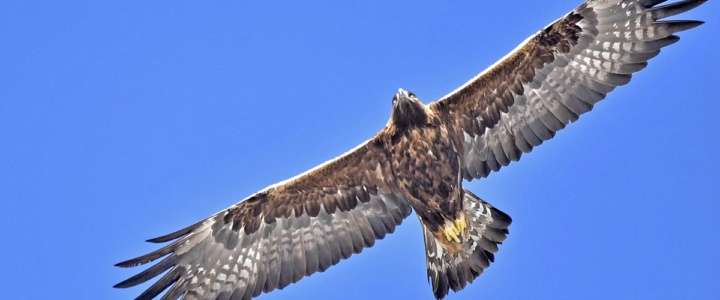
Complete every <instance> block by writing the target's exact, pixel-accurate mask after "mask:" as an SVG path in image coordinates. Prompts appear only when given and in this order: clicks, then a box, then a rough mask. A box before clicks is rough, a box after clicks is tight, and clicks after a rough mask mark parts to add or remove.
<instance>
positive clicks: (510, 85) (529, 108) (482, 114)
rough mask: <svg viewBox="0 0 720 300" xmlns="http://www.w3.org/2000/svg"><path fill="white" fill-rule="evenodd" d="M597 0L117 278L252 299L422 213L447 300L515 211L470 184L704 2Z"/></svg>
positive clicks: (535, 141)
mask: <svg viewBox="0 0 720 300" xmlns="http://www.w3.org/2000/svg"><path fill="white" fill-rule="evenodd" d="M661 2H664V1H662V0H605V1H588V2H586V3H584V4H582V5H580V6H579V7H578V8H577V9H575V10H573V11H572V12H570V13H569V14H567V15H565V16H564V17H563V18H561V19H559V20H557V21H556V22H554V23H553V24H551V25H549V26H548V27H546V28H544V29H543V30H541V31H539V32H538V33H537V34H535V35H533V36H531V37H530V38H528V39H527V40H526V41H525V42H524V43H522V44H521V45H520V46H519V47H518V48H516V49H515V50H514V51H513V52H511V53H510V54H508V55H507V56H506V57H504V58H503V59H501V60H500V61H499V62H498V63H496V64H495V65H493V66H491V67H490V68H488V69H487V70H485V71H483V72H482V73H480V74H479V75H477V76H476V77H475V78H473V79H472V80H470V81H469V82H467V83H466V84H465V85H463V86H461V87H460V88H458V89H456V90H455V91H453V92H452V93H450V94H448V95H447V96H445V97H443V98H442V99H440V100H438V101H436V102H433V103H430V104H428V105H423V104H422V103H421V102H420V100H419V99H418V98H417V97H416V96H415V95H414V94H412V93H411V92H407V91H404V90H402V89H400V90H399V91H398V93H397V94H396V95H395V97H394V98H393V107H392V115H391V117H390V120H389V121H388V124H387V125H386V127H385V128H384V129H383V130H381V131H380V132H379V133H378V134H377V135H376V136H375V137H373V138H371V139H370V140H368V141H366V142H365V143H363V144H361V145H360V146H358V147H356V148H355V149H353V150H351V151H349V152H347V153H345V154H343V155H341V156H339V157H337V158H335V159H333V160H330V161H328V162H326V163H324V164H322V165H320V166H318V167H316V168H314V169H312V170H309V171H307V172H305V173H303V174H300V175H298V176H296V177H294V178H291V179H289V180H286V181H283V182H280V183H277V184H274V185H271V186H269V187H268V188H266V189H264V190H262V191H260V192H257V193H256V194H254V195H252V196H250V197H248V198H246V199H245V200H243V201H241V202H240V203H237V204H235V205H233V206H231V207H229V208H227V209H225V210H223V211H221V212H219V213H217V214H215V215H213V216H211V217H209V218H207V219H205V220H203V221H201V222H198V223H196V224H193V225H191V226H189V227H186V228H184V229H181V230H179V231H176V232H174V233H171V234H168V235H165V236H162V237H159V238H155V239H151V240H149V241H150V242H157V243H160V242H170V241H172V243H170V244H168V245H166V246H165V247H163V248H161V249H159V250H157V251H155V252H152V253H149V254H146V255H143V256H140V257H138V258H135V259H131V260H128V261H125V262H122V263H119V264H117V265H118V266H121V267H132V266H137V265H141V264H146V263H148V262H151V261H154V260H157V259H161V258H162V260H161V261H160V262H158V263H156V264H155V265H153V266H151V267H150V268H148V269H147V270H145V271H143V272H140V273H139V274H137V275H136V276H133V277H131V278H129V279H128V280H125V281H123V282H121V283H119V284H117V285H116V287H130V286H135V285H138V284H140V283H143V282H146V281H148V280H150V279H152V278H154V277H156V276H157V275H159V274H161V273H163V272H165V271H168V270H169V271H168V272H167V273H166V274H165V275H163V276H162V277H161V278H160V279H158V280H157V281H156V282H155V283H154V284H153V285H152V286H151V287H149V288H148V289H147V290H146V291H145V292H144V293H142V294H141V295H140V296H139V297H138V299H151V298H154V297H155V296H157V295H159V294H160V293H161V292H162V291H163V290H166V289H167V292H166V293H165V294H164V295H163V299H176V298H180V297H182V298H183V299H251V298H253V297H255V296H258V295H260V294H261V293H263V292H270V291H272V290H275V289H278V288H283V287H285V286H287V285H289V284H291V283H294V282H297V281H298V280H300V279H302V278H303V277H305V276H308V275H311V274H313V273H315V272H318V271H324V270H325V269H327V268H328V267H330V266H332V265H334V264H336V263H338V262H339V261H340V260H341V259H344V258H348V257H350V256H351V255H352V254H354V253H360V252H361V251H362V250H363V249H364V248H365V247H371V246H372V245H373V244H374V243H375V240H377V239H382V238H383V237H385V235H386V234H388V233H392V232H393V231H394V230H395V227H396V226H397V225H400V223H401V222H402V221H403V220H404V219H405V218H406V217H407V216H408V215H409V214H410V212H411V210H415V212H416V214H417V216H418V218H419V219H420V221H421V224H422V227H423V235H424V238H425V245H426V253H427V267H428V277H429V278H430V281H431V284H432V288H433V293H434V295H435V297H436V298H438V299H441V298H443V297H445V296H446V295H447V293H448V291H449V290H450V289H452V290H453V291H458V290H460V289H463V288H464V287H465V286H466V285H467V283H470V282H472V281H473V280H474V279H475V278H476V277H477V276H479V275H480V274H481V273H482V272H483V270H484V269H485V268H487V267H488V266H489V264H490V263H491V262H492V261H493V260H494V253H496V252H497V251H498V244H500V243H501V242H502V241H503V240H505V238H506V236H507V234H508V227H509V225H510V222H511V219H510V217H509V216H508V215H506V214H505V213H503V212H501V211H499V210H497V209H495V208H494V207H492V206H491V205H490V204H488V203H487V202H485V201H483V200H481V199H480V198H479V197H477V196H476V195H474V194H473V193H471V192H470V191H467V190H465V189H464V188H463V186H462V183H463V182H462V180H463V179H466V180H472V179H474V178H482V177H486V176H487V175H488V174H489V173H490V172H491V171H497V170H499V169H500V168H501V167H502V166H506V165H508V164H509V163H510V162H511V161H517V160H518V159H520V156H521V154H522V153H528V152H530V151H531V150H532V148H533V147H535V146H537V145H540V144H541V143H542V142H543V141H545V140H548V139H550V138H552V137H553V136H554V134H555V132H557V131H559V130H560V129H562V128H564V127H565V126H566V125H567V124H569V123H570V122H574V121H576V120H577V119H578V117H579V116H580V115H581V114H583V113H585V112H587V111H590V110H591V109H592V107H593V105H594V104H595V103H597V102H598V101H600V100H602V99H603V98H604V97H605V96H606V95H607V94H608V93H609V92H610V91H612V90H613V89H614V88H615V87H617V86H620V85H624V84H626V83H628V82H629V81H630V78H631V74H632V73H634V72H637V71H639V70H641V69H643V68H644V67H645V66H646V65H647V61H648V60H649V59H651V58H652V57H654V56H655V55H657V54H658V53H659V52H660V49H661V48H662V47H664V46H667V45H670V44H672V43H674V42H676V41H677V40H678V37H677V36H675V35H674V34H675V33H676V32H679V31H683V30H687V29H691V28H694V27H696V26H698V25H700V24H701V22H698V21H658V20H659V19H662V18H666V17H669V16H673V15H677V14H680V13H683V12H685V11H688V10H690V9H693V8H695V7H697V6H699V5H700V4H702V3H704V2H705V1H702V0H686V1H680V2H676V3H673V4H669V5H665V6H659V7H658V6H657V5H658V4H659V3H661Z"/></svg>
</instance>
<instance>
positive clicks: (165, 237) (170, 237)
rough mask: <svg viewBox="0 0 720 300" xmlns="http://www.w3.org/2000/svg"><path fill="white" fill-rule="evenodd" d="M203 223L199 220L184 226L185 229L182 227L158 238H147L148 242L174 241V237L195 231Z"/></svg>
mask: <svg viewBox="0 0 720 300" xmlns="http://www.w3.org/2000/svg"><path fill="white" fill-rule="evenodd" d="M202 223H203V221H200V222H197V223H195V224H192V225H190V226H188V227H185V228H183V229H180V230H178V231H175V232H171V233H168V234H166V235H163V236H159V237H156V238H152V239H149V240H146V242H149V243H164V242H169V241H172V240H174V239H177V238H179V237H181V236H183V235H186V234H188V233H190V231H193V229H195V228H197V227H198V226H200V225H202Z"/></svg>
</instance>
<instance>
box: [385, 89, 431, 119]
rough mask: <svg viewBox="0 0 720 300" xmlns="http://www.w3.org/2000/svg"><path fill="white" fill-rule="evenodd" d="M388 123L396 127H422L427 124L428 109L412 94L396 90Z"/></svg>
mask: <svg viewBox="0 0 720 300" xmlns="http://www.w3.org/2000/svg"><path fill="white" fill-rule="evenodd" d="M392 105H393V108H392V116H391V117H390V122H391V123H392V124H393V125H395V126H398V127H406V126H412V125H424V124H427V123H429V119H428V114H429V112H428V109H427V107H425V105H424V104H422V103H421V102H420V99H418V97H417V96H415V94H414V93H413V92H410V91H406V90H403V89H398V92H397V94H395V96H393V99H392Z"/></svg>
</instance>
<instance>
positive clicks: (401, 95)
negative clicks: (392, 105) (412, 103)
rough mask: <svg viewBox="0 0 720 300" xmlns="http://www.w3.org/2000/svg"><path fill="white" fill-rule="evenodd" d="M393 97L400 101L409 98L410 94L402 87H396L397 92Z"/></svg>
mask: <svg viewBox="0 0 720 300" xmlns="http://www.w3.org/2000/svg"><path fill="white" fill-rule="evenodd" d="M395 99H397V100H398V102H400V100H405V99H410V95H409V94H408V91H406V90H403V89H398V92H397V94H395Z"/></svg>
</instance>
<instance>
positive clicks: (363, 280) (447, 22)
mask: <svg viewBox="0 0 720 300" xmlns="http://www.w3.org/2000/svg"><path fill="white" fill-rule="evenodd" d="M237 2H242V3H243V4H237ZM248 2H249V1H234V4H228V3H215V4H213V5H211V4H206V3H200V2H194V3H193V4H185V3H177V2H173V3H169V2H157V1H154V2H151V3H148V2H146V1H144V2H132V3H131V2H127V1H122V3H121V2H111V3H95V2H91V3H86V4H78V3H68V2H57V1H48V2H44V3H36V2H29V1H24V2H18V1H13V2H9V1H8V2H6V3H3V4H0V38H1V39H2V43H1V44H2V46H0V140H1V141H2V147H0V170H1V171H0V197H1V198H2V200H0V212H2V218H0V228H1V229H0V230H2V232H1V235H2V237H3V241H2V242H1V243H0V256H2V257H3V260H2V267H3V271H2V272H0V289H2V291H3V296H2V297H3V298H5V299H21V298H23V299H43V298H55V299H83V298H84V299H128V298H130V297H134V296H136V295H138V294H139V293H140V292H141V291H142V287H141V288H134V289H126V290H117V289H113V288H111V286H112V285H113V284H115V283H117V282H119V281H121V280H123V279H125V278H127V277H129V276H131V275H133V274H135V273H136V272H138V271H140V270H142V269H140V268H136V269H120V268H116V267H113V264H114V263H117V262H119V261H121V260H124V259H127V258H131V257H134V256H136V255H140V254H144V253H146V252H148V251H151V250H154V249H156V247H157V246H155V245H151V244H146V243H144V242H143V241H144V240H145V239H147V238H152V237H155V236H159V235H162V234H165V233H168V232H171V231H174V230H176V229H179V228H181V227H184V226H186V225H189V224H191V223H193V222H195V221H198V220H200V219H203V218H205V217H207V216H209V215H210V214H212V213H214V212H216V211H219V210H221V209H223V208H225V207H227V206H229V205H231V204H233V203H235V202H237V201H239V200H241V199H243V198H245V197H246V196H248V195H250V194H252V193H254V192H255V191H257V190H259V189H262V188H264V187H265V186H267V185H269V184H272V183H275V182H277V181H280V180H283V179H286V178H288V177H291V176H293V175H296V174H297V173H300V172H302V171H304V170H306V169H309V168H311V167H313V166H315V165H317V164H319V163H321V162H324V161H325V160H327V159H330V158H332V157H334V156H336V155H338V154H340V153H343V152H345V151H346V150H348V149H350V148H352V147H354V146H355V145H357V144H359V143H361V142H362V141H364V140H366V139H367V138H369V137H371V136H372V135H374V134H375V133H376V132H377V131H378V130H380V129H381V128H382V127H383V126H384V124H385V122H386V121H387V119H388V117H389V114H390V100H391V97H392V95H393V94H394V93H395V92H396V91H397V88H398V87H403V88H405V89H408V90H411V91H413V92H415V93H416V94H417V95H418V96H419V97H420V98H421V99H422V100H424V101H425V102H429V101H433V100H435V99H437V98H438V97H440V96H442V95H444V94H446V93H447V92H449V91H451V90H453V89H454V88H455V87H457V86H458V85H460V84H462V83H464V82H465V81H466V80H468V79H469V78H471V77H472V76H474V75H475V74H476V73H478V72H480V71H482V70H483V69H484V68H485V67H487V66H488V65H490V64H491V63H493V62H494V61H495V60H497V59H498V58H500V57H502V56H503V55H504V54H505V53H507V52H508V51H510V50H511V49H513V48H514V47H515V46H516V45H517V44H518V43H520V42H521V41H522V40H524V39H525V38H526V37H527V36H529V35H530V34H532V33H534V32H536V31H537V30H539V29H540V28H542V26H545V25H546V24H548V23H550V22H551V21H553V20H555V19H557V18H558V17H560V16H562V15H563V14H565V13H566V12H568V11H569V10H570V9H572V8H574V7H575V6H577V5H578V4H579V3H580V1H577V0H576V1H555V2H551V1H547V2H543V3H542V4H539V3H535V4H530V3H528V2H526V1H517V0H513V1H462V2H454V3H444V2H443V3H441V2H438V1H424V2H423V3H419V2H420V1H344V2H339V1H336V2H333V3H330V2H329V1H302V2H297V1H293V4H289V3H288V1H285V2H281V1H265V2H262V3H260V2H259V1H257V2H256V3H254V4H249V3H248ZM340 3H342V4H340ZM719 4H720V2H718V1H710V2H709V3H707V4H705V5H704V6H702V7H700V8H699V9H697V10H695V11H693V12H690V13H688V14H685V15H684V16H683V18H689V19H700V20H705V21H707V24H705V25H703V26H701V27H699V28H697V29H695V30H692V31H690V32H685V33H683V34H682V40H681V41H680V43H678V44H676V45H673V46H671V47H669V48H666V49H665V50H664V51H663V53H661V55H660V56H659V57H657V58H656V59H654V60H653V61H652V62H651V64H650V66H649V67H648V68H647V69H646V70H644V71H643V72H641V73H639V74H638V75H636V76H635V78H634V80H633V82H631V83H630V84H629V85H628V86H625V87H622V88H619V89H618V90H616V91H615V92H613V93H612V94H610V96H609V97H608V99H607V100H605V101H603V102H601V103H600V104H598V105H597V106H596V108H595V110H594V111H593V112H591V113H589V114H587V115H584V116H583V117H582V118H581V119H580V121H579V122H578V123H576V124H572V125H571V126H569V127H568V128H567V129H565V130H563V131H561V132H560V133H559V134H558V135H557V136H556V137H555V139H553V140H551V141H549V142H547V143H545V144H544V145H542V146H541V147H539V148H536V150H535V151H534V152H533V153H531V154H529V155H525V156H524V157H523V159H522V160H521V161H520V162H519V163H514V164H512V165H511V166H510V167H507V168H504V169H503V171H502V172H499V173H495V174H492V175H491V176H490V177H489V178H487V179H483V180H479V181H473V182H472V183H469V184H466V187H467V188H469V189H471V190H473V191H475V192H476V193H477V194H478V195H480V196H481V197H483V198H485V199H486V200H487V201H489V202H491V203H492V204H494V205H495V206H497V207H498V208H500V209H502V210H504V211H505V212H507V213H508V214H510V215H511V216H512V217H513V219H514V223H513V225H512V227H511V234H510V236H509V239H508V240H507V241H506V243H505V244H503V245H502V246H501V248H500V252H499V253H498V255H497V261H496V263H495V264H493V265H492V266H491V267H490V268H489V269H488V270H487V272H486V273H485V274H484V275H483V276H481V277H480V278H479V279H478V280H477V281H476V282H475V283H473V284H472V285H471V286H469V287H468V288H466V289H465V290H464V291H462V292H460V293H459V294H451V295H450V296H449V297H448V299H607V298H613V299H679V298H682V299H710V298H714V299H718V298H720V285H719V284H718V283H719V282H720V275H719V274H720V273H718V270H719V269H720V255H718V254H717V253H718V249H720V201H718V200H719V199H718V198H719V195H720V175H718V172H719V171H718V169H719V167H720V154H718V153H719V152H718V148H719V147H718V146H720V134H718V128H720V118H718V116H717V113H718V111H720V99H719V98H718V93H717V90H718V87H719V86H720V75H718V70H720V58H718V53H720V52H718V49H720V44H719V42H718V41H719V39H718V32H720V5H719ZM143 287H147V285H145V286H143ZM431 297H432V293H431V290H430V287H429V285H428V284H427V281H426V278H425V258H424V252H423V240H422V236H421V230H420V227H419V225H418V221H417V219H416V217H414V216H411V217H410V218H409V219H408V220H407V221H406V222H405V223H404V224H403V226H401V227H399V228H398V230H397V232H396V233H395V234H393V235H390V236H388V237H387V238H386V239H385V240H383V241H380V242H378V243H377V244H376V246H375V247H374V248H371V249H367V250H366V251H364V252H363V253H362V254H361V255H357V256H354V257H352V258H351V259H349V260H346V261H343V262H341V263H340V264H339V265H338V266H335V267H332V268H330V269H329V270H328V271H327V272H325V273H320V274H316V275H314V276H312V277H310V278H306V279H304V280H302V281H301V282H300V283H299V284H295V285H292V286H290V287H288V288H286V289H285V290H283V291H277V292H274V293H271V294H268V295H265V296H262V297H261V298H260V299H266V300H270V299H341V298H342V299H431Z"/></svg>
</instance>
